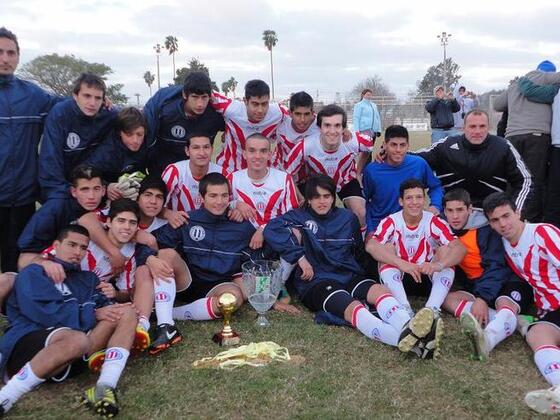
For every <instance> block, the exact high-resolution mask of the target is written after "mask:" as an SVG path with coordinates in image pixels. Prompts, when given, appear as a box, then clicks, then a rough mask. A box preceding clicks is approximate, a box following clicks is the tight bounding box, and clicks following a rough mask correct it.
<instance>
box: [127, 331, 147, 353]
mask: <svg viewBox="0 0 560 420" xmlns="http://www.w3.org/2000/svg"><path fill="white" fill-rule="evenodd" d="M150 343H151V340H150V334H149V333H148V331H146V330H145V329H144V328H142V327H141V326H140V325H137V326H136V335H135V336H134V343H132V348H131V351H132V352H134V353H140V352H143V351H144V350H146V349H147V348H148V347H150Z"/></svg>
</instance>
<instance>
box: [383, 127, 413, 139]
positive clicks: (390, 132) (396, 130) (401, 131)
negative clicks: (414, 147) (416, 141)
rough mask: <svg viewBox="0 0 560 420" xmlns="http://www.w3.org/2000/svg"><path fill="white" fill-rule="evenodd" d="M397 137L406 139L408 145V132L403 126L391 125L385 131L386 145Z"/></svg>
mask: <svg viewBox="0 0 560 420" xmlns="http://www.w3.org/2000/svg"><path fill="white" fill-rule="evenodd" d="M395 137H402V138H405V139H406V142H407V143H408V139H409V137H408V130H407V129H406V127H404V126H402V125H390V126H389V127H387V128H386V129H385V143H387V142H388V141H389V140H391V139H394V138H395Z"/></svg>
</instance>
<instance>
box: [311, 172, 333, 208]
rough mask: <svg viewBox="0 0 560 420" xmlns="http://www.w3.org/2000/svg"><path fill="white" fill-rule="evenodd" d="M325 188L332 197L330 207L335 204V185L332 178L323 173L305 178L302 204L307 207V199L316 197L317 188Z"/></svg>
mask: <svg viewBox="0 0 560 420" xmlns="http://www.w3.org/2000/svg"><path fill="white" fill-rule="evenodd" d="M319 187H320V188H323V189H324V190H327V191H328V192H329V193H330V194H331V195H332V196H333V198H334V200H333V204H332V207H335V206H336V185H335V183H334V181H333V179H332V178H331V177H329V176H327V175H324V174H318V175H314V176H312V177H310V178H308V179H307V181H306V182H305V192H304V193H305V194H304V198H305V203H304V206H305V207H307V208H309V200H312V199H313V198H316V197H317V196H318V195H319V192H318V190H317V188H319Z"/></svg>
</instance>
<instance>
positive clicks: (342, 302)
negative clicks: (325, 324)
mask: <svg viewBox="0 0 560 420" xmlns="http://www.w3.org/2000/svg"><path fill="white" fill-rule="evenodd" d="M335 194H336V185H335V183H334V182H333V180H332V179H331V178H330V177H328V176H326V175H316V176H313V177H311V178H308V180H307V183H306V186H305V203H304V206H303V207H302V208H300V209H295V210H291V211H289V212H287V213H286V214H284V215H282V216H279V217H277V218H275V219H273V220H271V221H270V222H269V223H268V224H267V226H266V228H265V230H264V236H265V240H266V243H267V244H269V245H270V246H271V247H272V248H273V249H274V250H275V251H276V252H278V253H279V254H280V256H281V257H282V258H284V259H285V260H286V261H288V262H290V263H293V264H297V266H298V268H297V269H296V271H295V278H294V285H295V288H296V290H297V294H298V296H299V298H300V299H301V301H302V302H303V304H304V305H305V306H306V307H307V308H309V309H310V310H311V311H313V312H318V311H326V312H328V313H330V314H332V315H335V316H337V317H338V318H342V319H344V320H346V321H347V322H348V323H351V324H352V326H353V327H354V328H357V329H358V330H359V331H360V332H362V333H363V334H364V335H365V336H367V337H369V338H371V339H374V340H378V341H381V342H383V343H385V344H389V345H391V346H398V347H399V349H400V350H401V351H405V352H408V351H414V352H415V353H416V354H418V355H419V356H421V357H430V356H432V355H433V353H434V351H435V350H436V347H437V344H436V343H437V342H438V341H439V338H440V337H435V324H434V322H433V314H432V312H431V311H430V310H426V311H423V312H419V313H418V314H417V316H416V317H415V319H414V320H411V319H410V314H409V312H408V311H407V310H406V309H405V308H404V307H403V305H401V304H400V303H399V302H398V301H397V300H396V299H395V298H394V297H393V296H392V294H391V292H390V291H389V289H388V288H387V287H385V286H383V285H380V284H377V283H376V282H375V281H374V280H371V279H368V278H367V277H366V276H365V274H364V272H363V270H362V268H361V265H360V262H361V260H362V256H363V254H364V250H363V240H362V235H361V232H360V223H359V222H358V218H357V217H356V216H355V215H354V214H353V213H352V212H351V211H350V210H346V209H341V208H338V207H336V205H335V197H336V195H335ZM362 302H367V303H368V304H370V305H373V306H375V307H376V309H377V312H378V313H379V317H381V319H379V318H378V317H377V316H375V315H373V314H372V313H371V312H370V311H369V310H368V308H367V307H366V306H365V305H364V304H363V303H362ZM419 339H424V340H422V341H430V343H429V345H428V346H427V348H426V351H425V352H424V351H423V350H422V349H420V347H419V346H418V344H419V343H418V341H419Z"/></svg>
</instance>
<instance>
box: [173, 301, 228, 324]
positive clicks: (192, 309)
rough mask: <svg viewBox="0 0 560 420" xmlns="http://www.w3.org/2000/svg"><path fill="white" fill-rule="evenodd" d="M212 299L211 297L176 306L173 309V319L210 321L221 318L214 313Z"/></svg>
mask: <svg viewBox="0 0 560 420" xmlns="http://www.w3.org/2000/svg"><path fill="white" fill-rule="evenodd" d="M212 299H213V298H211V297H209V298H201V299H198V300H195V301H194V302H192V303H189V304H187V305H182V306H176V307H175V308H173V318H174V319H179V320H182V321H184V320H187V319H190V320H194V321H208V320H210V319H216V318H219V315H216V314H215V313H214V312H213V311H212Z"/></svg>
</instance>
